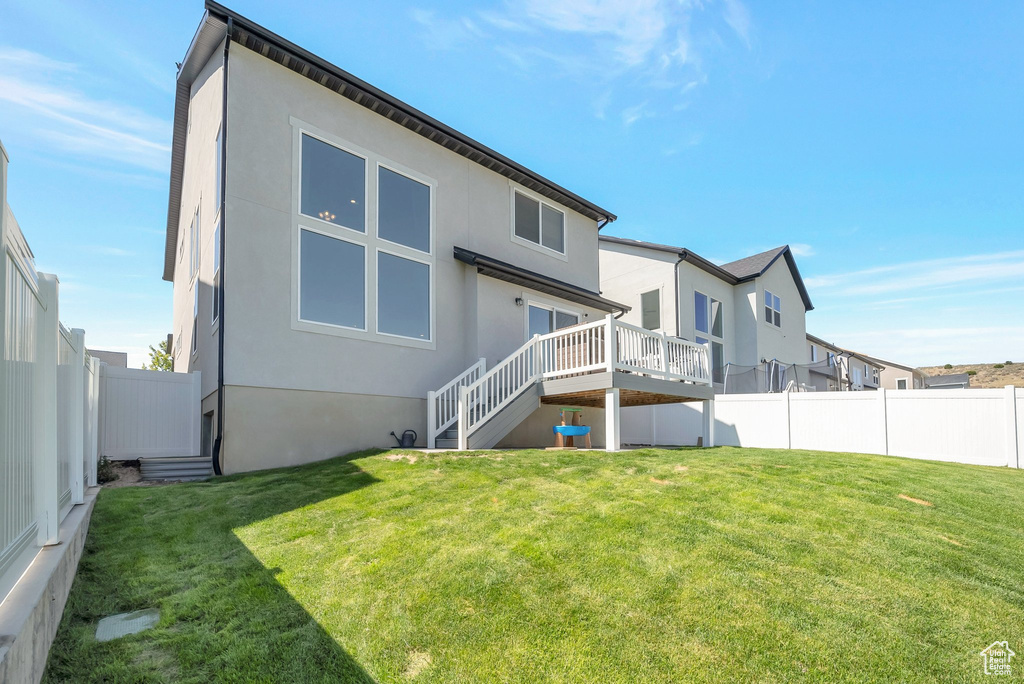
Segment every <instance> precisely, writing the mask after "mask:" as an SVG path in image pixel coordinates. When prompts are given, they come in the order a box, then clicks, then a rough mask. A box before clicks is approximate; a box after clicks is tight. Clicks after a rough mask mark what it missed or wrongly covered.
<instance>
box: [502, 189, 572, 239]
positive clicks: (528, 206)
mask: <svg viewBox="0 0 1024 684" xmlns="http://www.w3.org/2000/svg"><path fill="white" fill-rule="evenodd" d="M512 233H513V234H514V235H515V236H516V237H517V238H519V239H521V240H526V241H527V242H532V243H534V244H536V245H540V246H541V247H546V248H547V249H550V250H551V251H553V252H558V253H559V254H565V214H564V213H562V212H561V211H559V210H558V209H556V208H554V207H553V206H551V205H550V204H548V203H547V202H542V201H540V200H537V199H534V198H533V197H530V196H529V195H526V194H524V193H522V192H520V191H519V190H513V191H512Z"/></svg>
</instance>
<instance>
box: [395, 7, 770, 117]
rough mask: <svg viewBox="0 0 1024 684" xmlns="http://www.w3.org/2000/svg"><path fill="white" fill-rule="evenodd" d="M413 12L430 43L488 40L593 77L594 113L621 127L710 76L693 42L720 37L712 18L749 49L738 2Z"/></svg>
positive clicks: (688, 93)
mask: <svg viewBox="0 0 1024 684" xmlns="http://www.w3.org/2000/svg"><path fill="white" fill-rule="evenodd" d="M711 7H716V8H719V7H720V8H721V12H711V11H710V8H711ZM411 17H412V19H413V21H415V22H416V23H418V24H420V25H421V26H423V27H424V33H423V37H424V40H425V42H426V43H427V44H428V45H429V46H431V47H434V48H442V49H462V48H466V47H469V46H473V47H474V49H479V48H481V47H490V48H491V49H493V50H495V51H496V52H497V53H498V54H500V55H502V56H504V57H505V58H507V59H508V60H509V62H510V63H511V64H512V65H513V66H515V68H517V69H519V70H521V71H523V72H526V73H528V74H531V75H533V74H535V73H536V70H538V69H540V68H545V69H547V70H548V71H550V67H551V66H554V67H555V68H556V70H557V71H556V73H557V75H560V76H567V77H571V78H574V79H576V80H577V81H581V82H582V81H586V82H588V83H593V84H594V86H595V90H596V94H595V96H594V100H595V106H594V114H595V116H597V117H598V118H600V119H603V118H605V117H606V113H607V111H609V109H611V110H612V111H614V110H616V109H617V110H619V111H620V112H622V117H621V119H622V123H623V125H624V126H630V125H633V124H634V123H636V122H637V121H639V120H640V119H642V118H644V117H645V116H647V115H657V114H659V113H660V111H667V112H679V111H683V110H684V109H685V108H686V107H687V106H688V105H689V102H690V100H691V99H692V97H693V95H694V94H695V92H696V91H698V90H699V89H700V88H701V86H704V85H705V84H707V82H708V77H707V72H706V66H705V65H706V61H705V60H704V59H703V58H702V55H701V54H699V50H698V48H697V47H696V46H698V45H700V46H701V49H703V50H708V49H718V48H720V47H721V44H722V41H721V40H712V39H710V36H712V35H717V33H718V32H719V31H718V28H716V27H715V24H716V23H717V24H719V25H720V28H722V29H725V32H726V33H728V28H727V27H731V29H732V31H734V32H735V33H736V35H737V36H739V38H740V40H741V41H742V42H743V43H744V44H745V45H746V46H747V47H748V48H749V47H750V43H751V35H752V31H753V22H752V20H751V16H750V12H749V11H748V10H747V8H746V6H744V5H743V4H742V2H741V1H740V0H722V2H721V3H719V4H714V3H708V4H705V3H703V2H701V1H700V0H524V1H523V2H520V3H513V2H505V3H504V4H502V5H499V6H498V7H497V8H490V9H486V10H480V11H477V12H475V13H472V14H470V15H467V16H462V17H442V16H439V15H438V14H437V13H435V12H433V11H428V10H423V9H417V10H413V11H412V12H411ZM697 37H703V38H702V39H701V40H697V39H695V38H697ZM709 46H712V47H709ZM651 89H654V90H659V91H663V93H664V95H662V96H660V97H659V98H658V101H657V102H654V101H650V102H645V103H644V104H643V105H638V104H637V102H638V101H642V100H643V95H642V94H640V93H638V92H637V91H638V90H651Z"/></svg>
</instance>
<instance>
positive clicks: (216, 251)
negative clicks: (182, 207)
mask: <svg viewBox="0 0 1024 684" xmlns="http://www.w3.org/2000/svg"><path fill="white" fill-rule="evenodd" d="M220 225H221V224H220V220H219V219H218V221H217V225H216V226H214V228H213V288H212V290H213V306H212V309H211V311H212V312H213V313H212V314H211V315H210V320H211V321H212V322H214V323H216V322H217V320H218V319H219V318H220Z"/></svg>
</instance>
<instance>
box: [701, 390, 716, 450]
mask: <svg viewBox="0 0 1024 684" xmlns="http://www.w3.org/2000/svg"><path fill="white" fill-rule="evenodd" d="M701 403H702V404H703V405H704V406H703V408H704V410H703V411H702V419H703V422H704V426H703V427H704V429H703V432H704V446H706V447H713V446H715V400H714V399H705V400H704V401H703V402H701Z"/></svg>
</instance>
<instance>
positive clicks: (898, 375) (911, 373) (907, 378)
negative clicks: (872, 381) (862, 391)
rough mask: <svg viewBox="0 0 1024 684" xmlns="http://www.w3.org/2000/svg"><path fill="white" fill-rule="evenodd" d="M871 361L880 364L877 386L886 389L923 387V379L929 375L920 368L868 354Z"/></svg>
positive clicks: (924, 385)
mask: <svg viewBox="0 0 1024 684" xmlns="http://www.w3.org/2000/svg"><path fill="white" fill-rule="evenodd" d="M866 358H868V359H870V360H871V362H872V363H874V364H876V365H880V366H882V371H881V374H880V376H879V387H880V388H881V389H887V390H904V389H925V387H926V386H927V385H926V384H925V381H926V380H927V379H928V378H929V377H930V376H929V375H928V374H927V373H925V372H924V371H923V370H921V369H920V368H911V367H910V366H904V365H903V364H899V363H894V362H892V361H884V360H882V359H879V358H876V357H873V356H868V357H866Z"/></svg>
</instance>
